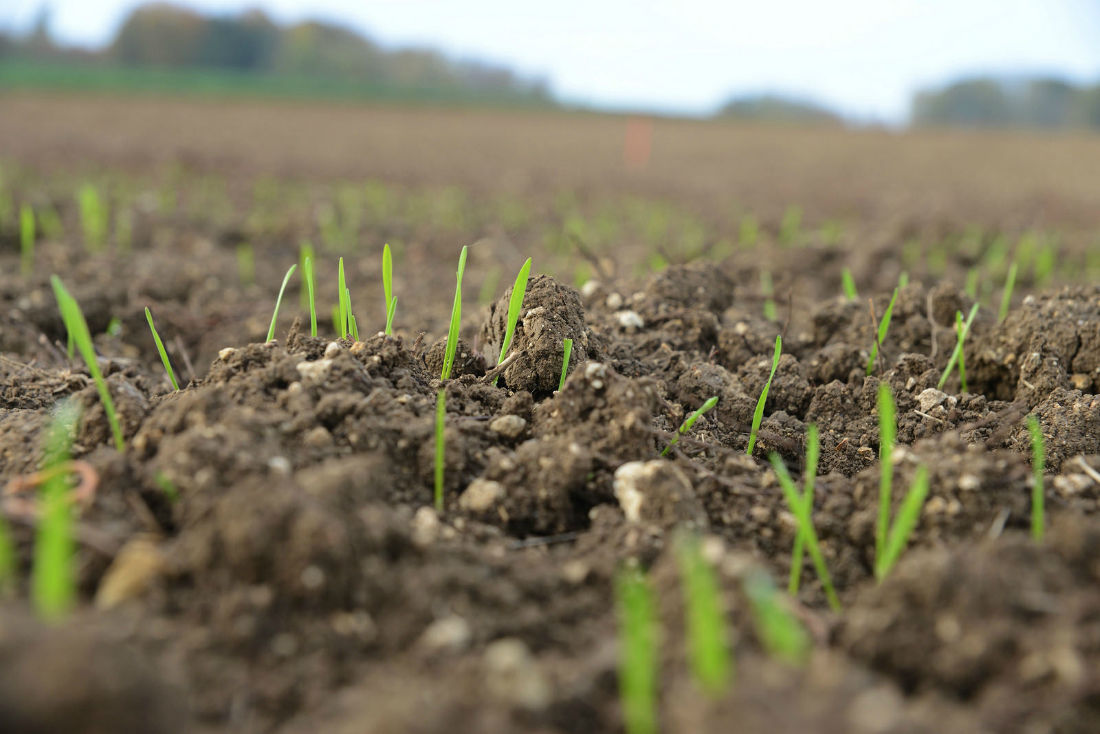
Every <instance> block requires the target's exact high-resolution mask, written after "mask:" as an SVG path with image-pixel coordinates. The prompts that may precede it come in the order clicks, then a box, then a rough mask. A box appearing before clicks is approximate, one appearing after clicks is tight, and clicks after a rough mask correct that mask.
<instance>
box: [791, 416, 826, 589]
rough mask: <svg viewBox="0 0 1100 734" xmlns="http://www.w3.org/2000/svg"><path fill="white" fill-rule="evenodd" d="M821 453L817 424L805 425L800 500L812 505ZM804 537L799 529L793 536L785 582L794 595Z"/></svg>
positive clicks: (804, 541)
mask: <svg viewBox="0 0 1100 734" xmlns="http://www.w3.org/2000/svg"><path fill="white" fill-rule="evenodd" d="M820 453H821V443H820V441H819V440H818V436H817V426H816V425H814V424H813V423H811V424H809V425H808V426H806V470H805V473H804V475H803V485H804V486H803V489H802V502H803V503H805V504H807V505H809V507H810V510H811V511H812V510H813V506H814V484H815V483H816V480H817V462H818V457H819V455H820ZM805 549H806V537H805V536H804V535H803V534H802V531H801V529H800V530H799V531H798V533H797V534H796V535H795V537H794V551H793V553H792V555H791V576H790V579H789V580H788V582H787V592H788V593H789V594H791V595H792V596H794V595H795V594H797V593H798V587H799V586H800V585H801V583H802V556H803V555H804V554H805V552H806V550H805Z"/></svg>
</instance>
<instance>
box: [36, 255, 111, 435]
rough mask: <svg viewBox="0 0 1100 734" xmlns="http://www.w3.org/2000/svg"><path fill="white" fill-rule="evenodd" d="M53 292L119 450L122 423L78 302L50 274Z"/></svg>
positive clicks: (57, 279) (59, 279)
mask: <svg viewBox="0 0 1100 734" xmlns="http://www.w3.org/2000/svg"><path fill="white" fill-rule="evenodd" d="M50 283H51V284H52V285H53V292H54V295H55V296H56V298H57V306H58V308H59V309H60V310H61V318H62V320H64V322H65V328H66V329H68V331H69V338H70V339H71V340H72V342H73V343H74V344H75V345H76V348H77V349H78V350H80V356H81V357H83V358H84V364H85V365H87V367H88V373H89V374H91V376H92V380H93V381H94V382H95V386H96V390H97V391H98V392H99V399H100V402H102V403H103V412H105V413H106V414H107V422H108V423H110V424H111V433H112V434H113V435H114V439H115V448H117V449H118V450H119V451H125V450H126V442H125V440H123V438H122V426H121V425H120V424H119V422H118V414H117V413H116V412H115V404H114V401H113V400H111V393H110V391H109V390H108V389H107V381H106V380H105V379H103V372H101V371H100V369H99V363H98V362H97V361H96V355H95V347H93V346H92V335H91V332H89V331H88V322H87V321H85V320H84V314H83V313H82V312H81V310H80V304H78V303H77V302H76V299H75V298H73V297H72V296H71V295H69V291H68V290H66V288H65V284H64V283H62V282H61V278H58V277H57V276H56V275H51V276H50Z"/></svg>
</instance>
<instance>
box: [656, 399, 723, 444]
mask: <svg viewBox="0 0 1100 734" xmlns="http://www.w3.org/2000/svg"><path fill="white" fill-rule="evenodd" d="M717 404H718V396H717V395H715V396H714V397H710V398H707V400H706V402H704V403H703V404H702V405H700V406H699V407H698V408H697V409H695V410H694V411H693V412H692V413H691V415H689V416H688V417H687V418H685V419H684V422H683V423H681V424H680V429H679V430H678V431H676V433H674V434H673V435H672V440H671V441H669V443H668V446H665V450H664V451H662V452H661V456H665V455H666V454H668V452H669V451H671V450H672V447H673V446H675V445H676V444H677V443H679V442H680V436H682V435H684V434H685V433H687V432H688V431H690V430H691V427H692V426H694V425H695V421H697V420H699V418H700V417H702V415H703V413H706V412H707V411H708V410H710V409H711V408H713V407H714V406H715V405H717Z"/></svg>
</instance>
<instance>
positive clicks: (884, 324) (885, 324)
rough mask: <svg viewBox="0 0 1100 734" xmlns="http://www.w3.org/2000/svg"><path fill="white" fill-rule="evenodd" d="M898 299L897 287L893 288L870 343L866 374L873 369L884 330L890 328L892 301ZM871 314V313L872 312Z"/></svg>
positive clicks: (883, 338)
mask: <svg viewBox="0 0 1100 734" xmlns="http://www.w3.org/2000/svg"><path fill="white" fill-rule="evenodd" d="M897 300H898V289H897V288H895V289H894V295H893V296H891V297H890V303H889V305H887V306H886V311H884V312H883V314H882V321H880V322H879V323H878V332H877V334H876V335H875V343H874V344H872V345H871V356H870V357H869V358H868V360H867V375H868V376H870V374H871V373H872V372H874V370H875V359H876V358H878V352H879V349H880V348H881V347H882V343H883V342H884V341H886V332H887V331H889V329H890V318H891V316H893V314H894V302H895V301H897ZM872 315H873V314H872Z"/></svg>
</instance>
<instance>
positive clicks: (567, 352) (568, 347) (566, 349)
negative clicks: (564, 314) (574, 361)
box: [558, 337, 573, 391]
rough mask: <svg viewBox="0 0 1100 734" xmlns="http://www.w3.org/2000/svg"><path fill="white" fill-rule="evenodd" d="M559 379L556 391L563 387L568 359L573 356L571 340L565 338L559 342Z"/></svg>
mask: <svg viewBox="0 0 1100 734" xmlns="http://www.w3.org/2000/svg"><path fill="white" fill-rule="evenodd" d="M561 348H562V358H561V379H559V380H558V390H559V391H560V390H561V389H562V388H564V387H565V378H566V377H568V376H569V358H570V357H571V356H573V340H572V339H570V338H569V337H566V338H564V339H562V340H561Z"/></svg>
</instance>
